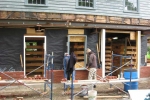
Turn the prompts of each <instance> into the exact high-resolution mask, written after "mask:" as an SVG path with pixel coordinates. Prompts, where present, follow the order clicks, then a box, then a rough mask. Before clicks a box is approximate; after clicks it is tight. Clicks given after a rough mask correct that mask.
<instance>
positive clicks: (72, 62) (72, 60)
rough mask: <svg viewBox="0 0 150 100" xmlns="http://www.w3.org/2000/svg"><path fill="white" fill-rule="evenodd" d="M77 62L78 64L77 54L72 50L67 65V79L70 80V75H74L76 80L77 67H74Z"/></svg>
mask: <svg viewBox="0 0 150 100" xmlns="http://www.w3.org/2000/svg"><path fill="white" fill-rule="evenodd" d="M75 64H76V56H75V54H74V53H73V52H72V53H71V55H70V59H69V61H68V65H67V80H70V75H73V80H75V68H74V65H75Z"/></svg>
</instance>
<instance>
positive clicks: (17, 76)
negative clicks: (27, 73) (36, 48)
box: [0, 71, 24, 79]
mask: <svg viewBox="0 0 150 100" xmlns="http://www.w3.org/2000/svg"><path fill="white" fill-rule="evenodd" d="M4 74H7V75H9V76H11V77H13V78H15V79H23V78H24V72H23V71H15V72H4ZM4 74H2V73H1V72H0V77H1V79H11V78H9V77H8V76H6V75H4Z"/></svg>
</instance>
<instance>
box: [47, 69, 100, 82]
mask: <svg viewBox="0 0 150 100" xmlns="http://www.w3.org/2000/svg"><path fill="white" fill-rule="evenodd" d="M53 72H54V73H53V75H54V83H60V81H61V79H63V78H64V71H63V70H54V71H53ZM97 74H98V75H100V76H102V70H101V69H98V70H97ZM49 77H51V72H49V73H48V72H47V78H49ZM85 79H88V71H86V70H76V80H85Z"/></svg>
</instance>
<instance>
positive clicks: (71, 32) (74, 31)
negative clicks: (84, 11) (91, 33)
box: [68, 29, 84, 34]
mask: <svg viewBox="0 0 150 100" xmlns="http://www.w3.org/2000/svg"><path fill="white" fill-rule="evenodd" d="M68 34H84V29H68Z"/></svg>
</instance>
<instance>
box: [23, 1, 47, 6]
mask: <svg viewBox="0 0 150 100" xmlns="http://www.w3.org/2000/svg"><path fill="white" fill-rule="evenodd" d="M25 5H26V6H48V0H45V4H29V3H28V0H25Z"/></svg>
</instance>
